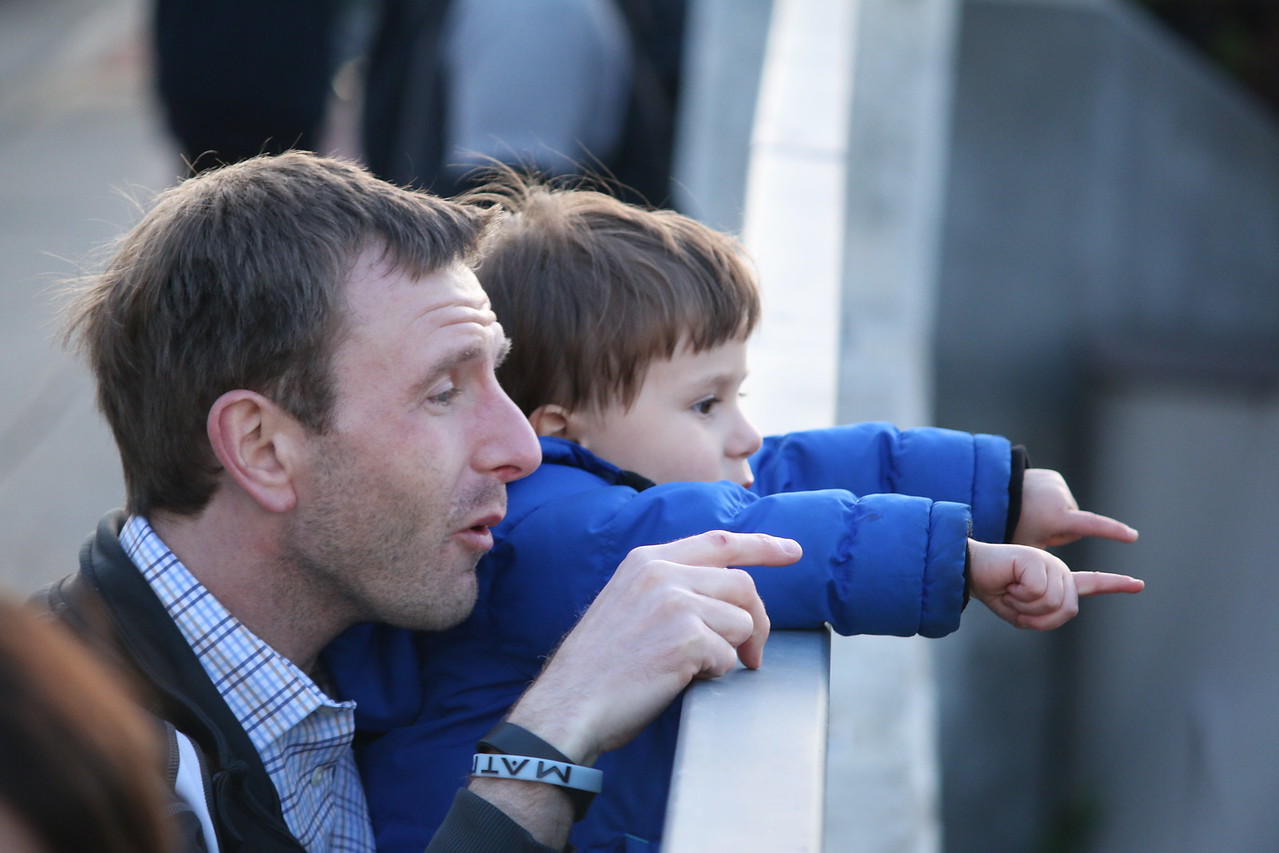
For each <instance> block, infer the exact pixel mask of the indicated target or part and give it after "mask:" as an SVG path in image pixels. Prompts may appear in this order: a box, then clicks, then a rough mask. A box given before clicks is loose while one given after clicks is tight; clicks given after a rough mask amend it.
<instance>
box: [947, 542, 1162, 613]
mask: <svg viewBox="0 0 1279 853" xmlns="http://www.w3.org/2000/svg"><path fill="white" fill-rule="evenodd" d="M968 547H969V554H970V559H971V566H970V586H969V589H970V592H971V593H972V596H973V598H976V599H978V600H979V601H981V602H982V603H983V604H985V605H986V606H987V607H989V608H990V609H991V610H992V611H994V613H995V615H997V616H998V617H999V618H1001V619H1003V620H1004V621H1005V622H1008V623H1009V624H1012V625H1015V626H1016V627H1018V628H1033V629H1035V630H1038V631H1051V630H1052V629H1054V628H1057V627H1060V626H1061V625H1064V624H1065V623H1066V622H1069V621H1070V620H1071V619H1073V618H1074V617H1075V615H1076V614H1077V613H1078V612H1079V599H1080V597H1083V596H1089V595H1104V594H1107V593H1115V592H1126V593H1136V592H1141V591H1142V589H1143V588H1144V587H1145V583H1144V582H1143V581H1140V580H1138V579H1136V578H1132V577H1129V576H1127V575H1114V574H1109V573H1107V572H1072V571H1071V570H1070V567H1069V566H1067V565H1066V564H1065V563H1063V562H1062V561H1061V560H1060V559H1058V558H1057V557H1055V556H1053V555H1052V554H1049V553H1048V552H1047V551H1043V550H1040V549H1038V548H1032V547H1029V546H1026V545H994V544H989V543H985V542H976V541H973V542H970V543H969V546H968Z"/></svg>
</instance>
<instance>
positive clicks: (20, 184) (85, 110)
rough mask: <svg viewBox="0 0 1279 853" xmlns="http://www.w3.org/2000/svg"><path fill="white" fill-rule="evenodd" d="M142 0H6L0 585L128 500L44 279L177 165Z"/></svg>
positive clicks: (64, 270) (23, 580) (17, 584)
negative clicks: (158, 113)
mask: <svg viewBox="0 0 1279 853" xmlns="http://www.w3.org/2000/svg"><path fill="white" fill-rule="evenodd" d="M146 12H147V4H146V2H145V0H0V341H3V358H0V554H3V558H2V559H0V585H3V586H6V587H8V588H10V589H11V590H13V591H15V592H18V593H23V594H25V593H26V592H29V591H30V590H32V589H34V588H35V587H36V586H38V585H39V584H41V583H43V582H44V581H46V580H48V579H52V578H55V577H58V576H60V575H62V574H65V573H66V572H67V571H69V570H70V569H71V568H72V567H73V565H74V560H75V555H76V552H77V550H78V548H79V545H80V542H81V541H82V539H83V538H84V536H85V534H86V533H87V532H88V531H90V530H91V529H92V527H93V525H94V524H95V522H96V520H97V517H98V516H99V515H100V514H101V513H102V512H103V511H104V510H106V509H109V508H111V507H113V506H117V505H119V504H120V503H121V500H122V494H123V492H122V485H121V478H120V473H119V466H118V463H117V461H116V455H115V450H114V446H113V444H112V442H111V439H110V436H109V434H108V432H107V429H106V427H105V425H104V424H103V422H102V419H101V418H100V416H99V415H98V414H97V412H96V411H95V409H94V407H93V401H92V392H91V389H90V383H89V380H88V373H87V371H86V370H85V369H84V368H83V367H82V366H81V365H80V363H79V362H78V361H76V360H75V359H73V358H71V357H68V356H67V355H65V354H64V353H63V352H62V350H61V347H60V345H59V344H58V341H57V326H56V309H55V307H54V299H53V294H52V292H51V291H52V290H53V288H54V285H55V284H56V283H57V282H58V281H59V280H62V279H65V278H67V277H70V276H74V275H76V274H78V273H81V272H82V271H84V270H86V269H88V266H86V264H88V263H89V262H90V261H91V259H92V257H93V254H94V249H95V247H98V246H101V245H102V244H103V243H104V242H105V241H107V240H110V239H111V238H112V237H114V236H116V235H117V234H118V233H120V232H122V231H123V230H124V229H125V228H127V227H128V225H129V224H130V223H131V222H132V221H133V220H134V218H135V215H136V207H135V206H134V204H133V203H132V202H131V201H130V200H129V198H130V197H132V198H134V199H137V200H138V201H145V200H147V199H148V198H150V196H151V195H152V194H153V193H154V192H155V191H156V190H158V189H161V188H163V187H164V186H165V185H167V184H168V183H169V182H170V181H171V180H172V176H173V175H175V174H176V171H177V161H176V158H174V157H172V155H170V153H169V151H168V146H167V143H166V141H165V139H164V136H163V134H162V132H161V131H160V129H159V125H158V122H157V121H156V118H155V114H154V112H153V110H152V106H151V103H150V100H149V95H148V91H147V82H146V75H147V57H146V51H145V26H146V20H145V19H146Z"/></svg>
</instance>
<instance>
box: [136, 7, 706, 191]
mask: <svg viewBox="0 0 1279 853" xmlns="http://www.w3.org/2000/svg"><path fill="white" fill-rule="evenodd" d="M361 3H363V4H365V5H360V4H361ZM366 7H367V11H371V12H372V13H373V15H372V16H373V23H372V33H371V35H370V37H369V38H368V44H367V49H366V58H367V63H366V69H367V71H366V75H365V86H364V115H363V122H362V124H363V126H362V147H363V157H364V160H365V162H366V163H367V165H368V166H369V167H370V169H372V170H373V171H374V172H375V173H377V174H378V175H379V176H381V177H383V178H386V179H388V180H391V181H394V182H396V183H400V184H412V185H414V186H418V187H421V188H424V189H430V190H431V191H433V192H435V193H438V194H440V195H446V196H447V195H454V194H456V193H457V192H460V191H461V190H463V189H467V188H469V187H470V186H471V185H472V182H471V180H470V178H469V177H468V173H469V172H470V171H471V170H472V169H473V167H475V166H477V165H481V164H483V163H485V162H488V161H491V160H496V161H499V162H503V163H507V164H510V165H514V166H517V167H521V168H524V169H528V170H536V171H539V172H541V173H543V174H546V175H552V176H554V175H569V174H581V173H592V174H597V175H601V176H603V177H604V178H605V183H606V184H607V185H608V186H605V187H603V188H605V189H611V190H613V191H615V192H616V193H617V194H618V195H621V196H622V197H623V198H625V199H626V200H628V201H637V202H645V203H649V204H653V205H661V204H663V203H665V202H666V201H667V199H668V197H669V194H670V187H669V182H670V168H671V151H672V145H673V141H674V124H675V109H676V103H677V99H678V96H679V83H680V70H681V54H682V47H683V37H684V18H685V9H686V0H345V2H344V0H256V2H253V3H252V4H250V3H249V2H248V0H224V2H222V3H218V4H212V3H207V2H205V3H200V2H195V0H157V5H156V15H155V40H156V52H155V53H156V73H157V83H158V91H159V95H160V100H161V104H162V107H163V109H164V114H165V117H166V120H167V122H168V124H169V127H170V129H171V131H172V132H173V134H174V136H175V137H176V138H177V139H178V141H179V145H180V147H181V151H182V154H183V156H184V157H185V158H186V159H187V161H188V162H189V163H192V164H193V166H194V167H195V169H196V170H199V169H204V168H208V167H210V166H214V165H217V164H219V163H223V162H233V161H236V160H241V159H244V158H246V157H249V156H253V155H255V154H258V153H262V152H278V151H280V150H284V149H287V148H304V149H311V150H314V149H316V148H318V147H319V144H320V135H321V133H322V131H323V128H324V119H325V107H326V103H327V99H328V95H329V89H330V81H331V79H332V77H333V74H334V71H335V68H336V66H337V65H338V63H339V62H340V61H341V60H342V59H343V56H342V50H341V49H340V48H339V44H340V42H341V40H342V39H343V38H344V37H349V36H350V33H349V32H348V28H349V23H350V21H353V20H359V17H358V16H356V15H352V14H350V13H351V12H352V11H353V10H355V11H361V10H366ZM619 187H621V188H625V189H619Z"/></svg>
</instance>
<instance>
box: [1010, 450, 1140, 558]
mask: <svg viewBox="0 0 1279 853" xmlns="http://www.w3.org/2000/svg"><path fill="white" fill-rule="evenodd" d="M1085 536H1095V537H1099V538H1102V539H1116V540H1118V541H1120V542H1135V541H1137V531H1136V530H1133V529H1132V528H1131V527H1129V526H1128V525H1126V524H1124V523H1123V522H1122V521H1116V520H1115V519H1113V518H1109V517H1107V516H1104V515H1098V514H1097V513H1095V512H1086V511H1084V510H1081V509H1080V508H1079V504H1078V503H1076V502H1075V496H1074V495H1073V494H1071V492H1070V486H1068V485H1066V480H1065V478H1064V477H1062V476H1061V474H1059V473H1058V472H1056V471H1052V470H1050V469H1048V468H1027V469H1026V472H1025V474H1024V475H1023V477H1022V485H1021V517H1020V518H1019V519H1018V521H1017V529H1016V530H1015V531H1013V539H1012V541H1013V542H1014V543H1015V544H1017V545H1031V546H1033V547H1035V548H1050V547H1053V546H1056V545H1065V544H1066V543H1068V542H1074V541H1075V540H1076V539H1082V538H1083V537H1085Z"/></svg>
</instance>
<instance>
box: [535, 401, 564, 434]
mask: <svg viewBox="0 0 1279 853" xmlns="http://www.w3.org/2000/svg"><path fill="white" fill-rule="evenodd" d="M528 422H529V423H530V424H532V425H533V432H535V433H537V434H538V435H539V436H547V437H553V438H567V439H570V440H572V436H570V435H569V434H568V423H569V412H568V409H566V408H564V407H563V406H561V405H559V404H558V403H547V404H545V405H542V406H538V407H537V408H536V409H534V410H533V413H532V414H530V415H529V416H528Z"/></svg>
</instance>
